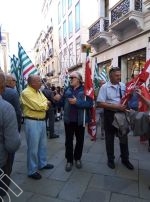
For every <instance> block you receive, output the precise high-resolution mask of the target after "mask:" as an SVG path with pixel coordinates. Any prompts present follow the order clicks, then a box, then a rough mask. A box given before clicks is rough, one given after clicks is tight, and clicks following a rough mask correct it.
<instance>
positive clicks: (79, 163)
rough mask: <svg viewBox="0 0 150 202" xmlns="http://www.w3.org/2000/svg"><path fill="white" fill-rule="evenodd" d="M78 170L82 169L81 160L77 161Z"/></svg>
mask: <svg viewBox="0 0 150 202" xmlns="http://www.w3.org/2000/svg"><path fill="white" fill-rule="evenodd" d="M76 168H78V169H80V168H82V163H81V160H77V161H76Z"/></svg>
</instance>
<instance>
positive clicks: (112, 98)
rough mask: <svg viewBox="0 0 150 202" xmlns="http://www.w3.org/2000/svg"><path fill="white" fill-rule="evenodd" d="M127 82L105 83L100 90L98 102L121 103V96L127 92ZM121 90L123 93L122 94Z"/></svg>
mask: <svg viewBox="0 0 150 202" xmlns="http://www.w3.org/2000/svg"><path fill="white" fill-rule="evenodd" d="M125 88H126V87H125V84H124V83H122V82H119V84H115V85H114V84H112V83H111V82H110V81H108V82H107V83H105V84H103V85H102V87H101V88H100V90H99V93H98V96H97V102H106V103H110V104H119V103H120V100H121V96H123V95H124V93H125ZM120 90H121V95H120Z"/></svg>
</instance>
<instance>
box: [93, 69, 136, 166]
mask: <svg viewBox="0 0 150 202" xmlns="http://www.w3.org/2000/svg"><path fill="white" fill-rule="evenodd" d="M109 78H110V81H108V82H106V83H105V84H104V85H103V86H102V87H101V89H100V91H99V94H98V98H97V102H98V103H97V105H98V107H102V108H104V129H105V142H106V152H107V158H108V162H107V165H108V167H110V168H111V169H114V168H115V163H114V158H115V156H114V137H115V135H116V134H117V129H116V128H115V127H114V126H113V125H112V123H113V120H114V115H115V112H118V111H119V112H124V111H125V110H126V105H124V104H121V98H122V96H123V95H124V93H125V85H124V84H123V83H122V82H120V80H121V69H120V68H119V67H115V68H114V67H113V68H111V69H110V71H109ZM118 137H119V140H120V152H121V160H122V164H123V165H124V166H126V167H127V168H128V169H130V170H133V169H134V167H133V165H132V164H131V163H130V161H129V150H128V137H127V134H126V135H124V136H122V137H121V136H118Z"/></svg>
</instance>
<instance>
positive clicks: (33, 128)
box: [25, 119, 47, 175]
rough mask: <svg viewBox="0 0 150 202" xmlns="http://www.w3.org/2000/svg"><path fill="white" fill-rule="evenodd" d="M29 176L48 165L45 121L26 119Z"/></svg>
mask: <svg viewBox="0 0 150 202" xmlns="http://www.w3.org/2000/svg"><path fill="white" fill-rule="evenodd" d="M25 133H26V140H27V169H28V175H31V174H33V173H35V172H36V171H37V170H38V169H40V168H42V167H44V166H45V165H47V136H46V123H45V121H36V120H30V119H25Z"/></svg>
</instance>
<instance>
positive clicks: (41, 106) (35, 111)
mask: <svg viewBox="0 0 150 202" xmlns="http://www.w3.org/2000/svg"><path fill="white" fill-rule="evenodd" d="M47 101H48V100H47V98H46V97H45V96H44V95H43V93H42V92H41V91H36V90H35V89H34V88H32V87H31V86H27V88H25V89H24V90H23V91H22V93H21V96H20V102H21V106H22V110H23V115H24V117H32V118H39V119H43V118H45V116H46V110H48V104H47Z"/></svg>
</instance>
